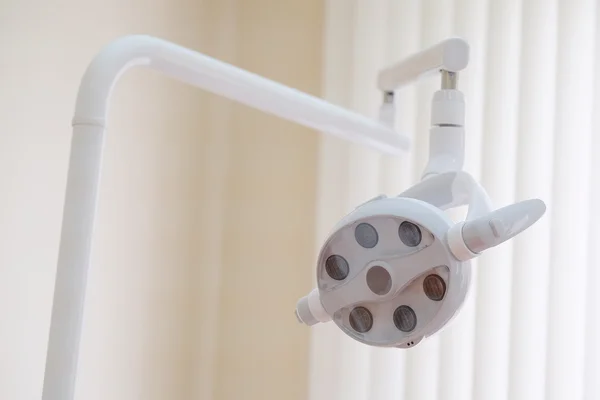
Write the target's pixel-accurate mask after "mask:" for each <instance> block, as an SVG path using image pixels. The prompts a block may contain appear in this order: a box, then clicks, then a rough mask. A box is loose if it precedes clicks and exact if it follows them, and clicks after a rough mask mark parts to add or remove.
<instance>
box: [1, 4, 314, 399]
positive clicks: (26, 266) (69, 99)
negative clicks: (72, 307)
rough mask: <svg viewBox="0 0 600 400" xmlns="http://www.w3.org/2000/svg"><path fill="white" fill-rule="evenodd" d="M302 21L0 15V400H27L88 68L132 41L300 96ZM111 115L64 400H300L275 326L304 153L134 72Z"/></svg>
mask: <svg viewBox="0 0 600 400" xmlns="http://www.w3.org/2000/svg"><path fill="white" fill-rule="evenodd" d="M322 14H323V10H322V5H321V4H320V2H319V1H317V0H311V1H292V0H290V1H277V0H252V1H242V0H237V1H236V0H222V1H219V0H204V1H191V0H150V1H142V0H106V1H102V2H99V1H95V2H92V1H76V0H61V1H53V2H48V1H43V0H1V2H0V46H1V48H2V51H3V56H2V58H1V59H0V128H1V129H0V188H1V189H0V193H1V194H0V398H1V399H11V400H12V399H39V398H40V394H41V386H42V380H43V368H44V358H45V351H46V344H47V333H48V327H49V320H50V309H51V302H52V291H53V284H54V273H55V264H56V258H57V253H58V251H57V249H58V241H59V235H60V222H61V214H62V202H63V197H64V188H65V182H66V171H67V159H68V153H69V144H70V129H69V124H70V118H71V115H72V110H73V104H74V98H75V94H76V90H77V86H78V81H79V78H80V77H81V75H82V73H83V71H84V69H85V67H86V65H87V63H88V62H89V60H90V59H91V57H92V56H93V55H94V54H95V53H96V52H97V51H98V50H99V49H100V47H101V46H102V45H103V44H105V43H107V42H108V41H110V40H112V39H114V38H116V37H118V36H121V35H124V34H130V33H149V34H152V35H155V36H160V37H163V38H166V39H169V40H172V41H176V42H178V43H180V44H183V45H186V46H189V47H192V48H195V49H198V50H201V51H204V52H206V53H208V54H211V55H214V56H216V57H219V58H221V59H223V60H226V61H229V62H232V63H234V64H236V65H239V66H241V67H243V68H247V69H249V70H251V71H254V72H257V73H260V74H264V75H266V76H268V77H270V78H272V79H275V80H278V81H281V82H283V83H285V84H288V85H291V86H294V87H297V88H299V89H301V90H305V91H309V92H311V93H315V94H318V93H319V88H320V76H321V72H320V71H321V34H322V26H321V24H322V20H323V15H322ZM111 104H112V107H111V116H110V120H109V132H108V136H107V140H106V150H105V163H104V169H103V177H102V187H101V193H100V203H99V211H98V218H99V219H98V223H97V233H96V236H95V243H94V254H93V267H92V270H91V272H90V276H89V287H88V298H87V308H86V314H85V322H84V329H83V339H82V350H81V355H80V373H79V377H78V386H77V394H78V398H85V399H108V398H110V399H131V398H140V399H142V398H143V399H148V400H151V399H179V398H181V399H184V398H185V399H189V398H197V399H208V398H215V399H239V398H248V399H250V398H282V397H285V398H298V399H300V398H305V397H306V386H307V382H308V335H309V332H308V330H306V329H302V328H301V327H300V329H299V327H298V325H297V324H296V321H295V319H294V317H293V308H294V304H295V301H296V299H297V298H298V297H299V296H301V295H303V294H304V291H305V290H307V289H308V287H309V286H310V284H311V276H312V271H313V265H312V262H313V244H314V225H315V222H314V210H315V202H314V198H315V179H316V159H317V144H318V143H317V134H316V133H314V132H310V131H307V130H305V129H303V128H299V127H296V126H293V125H291V124H289V123H286V122H283V121H280V120H277V119H275V118H273V117H269V116H265V115H261V114H259V113H257V112H254V111H251V110H248V109H245V108H243V107H241V106H233V105H232V104H231V103H229V102H227V101H225V100H222V99H217V98H215V97H213V96H212V95H208V94H203V93H201V92H199V91H197V90H195V89H192V88H189V87H186V86H184V85H182V84H179V83H177V82H173V81H169V80H167V79H165V78H163V77H160V76H158V75H156V74H155V73H152V72H149V71H137V72H135V73H130V74H128V75H126V76H125V77H124V78H123V79H122V81H121V83H120V84H119V85H118V86H117V88H116V90H115V93H114V97H113V101H112V103H111ZM274 299H276V300H274ZM265 304H266V307H265V308H262V309H258V308H256V306H258V305H265Z"/></svg>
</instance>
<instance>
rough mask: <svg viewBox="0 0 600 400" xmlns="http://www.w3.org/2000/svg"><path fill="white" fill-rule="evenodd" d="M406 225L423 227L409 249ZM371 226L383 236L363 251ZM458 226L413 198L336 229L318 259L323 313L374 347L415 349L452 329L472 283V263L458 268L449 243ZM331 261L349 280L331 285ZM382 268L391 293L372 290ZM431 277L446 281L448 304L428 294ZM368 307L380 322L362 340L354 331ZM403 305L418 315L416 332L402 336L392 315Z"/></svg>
mask: <svg viewBox="0 0 600 400" xmlns="http://www.w3.org/2000/svg"><path fill="white" fill-rule="evenodd" d="M403 222H410V223H412V224H414V225H416V226H418V227H419V231H420V233H421V235H420V239H419V243H418V244H417V245H415V247H410V246H407V245H405V244H404V243H403V241H402V240H401V239H400V237H399V228H400V225H401V224H402V223H403ZM365 223H367V224H370V225H371V226H372V227H374V228H375V230H376V231H377V234H378V239H377V244H376V245H375V246H374V247H372V248H365V247H363V246H362V245H361V244H360V242H359V240H358V239H356V237H355V236H354V235H355V234H356V232H357V231H356V229H357V227H358V226H359V225H361V224H365ZM452 225H453V223H452V221H451V220H450V219H449V218H448V216H446V215H445V213H444V212H443V211H441V210H440V209H439V208H436V207H434V206H432V205H430V204H428V203H426V202H423V201H420V200H416V199H410V198H400V197H394V198H376V199H374V200H372V201H369V202H367V203H365V204H363V205H361V206H360V207H358V208H357V209H355V210H354V211H353V212H352V213H350V214H349V215H347V216H346V217H345V218H343V219H342V220H341V221H340V222H339V223H338V224H337V225H336V226H335V228H334V229H333V233H332V234H331V235H330V236H329V238H328V239H327V240H326V242H325V244H324V246H323V247H322V250H321V252H320V254H319V258H318V263H317V287H318V293H319V298H320V302H321V306H322V307H323V309H324V310H325V311H326V313H327V314H328V315H329V316H331V317H332V318H333V321H334V322H335V323H336V324H337V325H338V326H339V327H340V329H342V330H343V331H344V332H345V333H346V334H348V335H349V336H351V337H352V338H354V339H356V340H358V341H360V342H362V343H365V344H369V345H373V346H381V347H402V348H407V347H413V346H415V345H416V344H417V343H419V342H420V341H421V340H422V339H423V338H425V337H428V336H430V335H432V334H434V333H435V332H437V331H438V330H440V329H441V328H442V327H443V326H445V325H446V324H447V323H448V322H449V321H450V320H451V319H452V318H453V316H454V315H455V314H456V312H458V310H459V309H460V307H461V305H462V303H463V302H464V300H465V298H466V296H467V292H468V288H469V283H470V277H471V269H470V268H471V267H470V264H469V263H468V262H460V261H458V260H457V259H456V258H455V257H454V256H453V255H452V253H451V252H450V250H449V248H448V246H447V244H446V240H445V238H446V233H447V231H448V229H450V227H451V226H452ZM332 256H341V257H344V259H346V260H347V262H348V265H349V272H348V275H347V276H346V277H345V278H344V279H343V280H340V281H338V280H335V279H332V278H331V276H330V275H328V272H327V268H326V267H325V265H326V263H327V260H328V259H329V258H330V257H332ZM373 267H382V268H383V269H384V270H385V271H387V273H388V274H389V277H390V280H391V284H390V286H389V288H388V289H387V291H386V292H385V293H381V292H374V291H373V289H372V288H371V287H370V286H369V283H368V282H369V277H368V274H369V271H371V268H373ZM430 274H438V275H440V276H444V277H445V281H446V291H445V294H444V298H443V299H442V300H441V301H433V300H431V299H429V298H428V297H426V296H425V294H424V293H423V290H422V289H421V287H422V284H423V279H424V278H425V277H426V276H429V275H430ZM358 306H361V307H362V306H364V307H366V308H367V309H369V310H370V312H371V313H372V316H373V320H374V323H373V328H372V329H370V330H369V331H368V332H365V333H360V332H357V331H355V330H353V329H352V327H351V325H349V315H350V313H351V312H352V310H353V309H354V307H358ZM400 306H409V307H411V308H412V309H413V310H414V312H415V313H416V316H417V317H416V320H417V323H416V326H415V328H414V329H413V330H411V331H410V332H403V331H401V330H400V329H399V328H397V327H396V326H395V325H394V322H393V314H394V310H396V309H397V308H398V307H400Z"/></svg>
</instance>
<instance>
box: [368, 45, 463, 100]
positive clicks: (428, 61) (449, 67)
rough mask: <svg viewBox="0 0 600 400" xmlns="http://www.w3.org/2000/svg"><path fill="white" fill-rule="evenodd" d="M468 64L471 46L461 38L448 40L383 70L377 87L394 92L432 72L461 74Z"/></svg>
mask: <svg viewBox="0 0 600 400" xmlns="http://www.w3.org/2000/svg"><path fill="white" fill-rule="evenodd" d="M468 63H469V44H468V43H467V42H466V41H464V40H463V39H460V38H451V39H446V40H444V41H442V42H440V43H438V44H436V45H435V46H432V47H430V48H428V49H426V50H423V51H420V52H418V53H415V54H413V55H411V56H410V57H408V58H406V59H404V60H402V61H400V62H397V63H396V64H393V65H391V66H389V67H387V68H385V69H383V70H381V71H380V72H379V76H378V79H377V86H378V87H379V89H380V90H382V91H384V92H393V91H394V90H395V89H398V88H399V87H401V86H405V85H407V84H409V83H411V82H413V81H415V80H417V79H419V78H420V77H421V76H424V75H427V74H430V73H432V72H437V71H440V70H445V71H449V72H459V71H461V70H463V69H465V68H466V67H467V64H468Z"/></svg>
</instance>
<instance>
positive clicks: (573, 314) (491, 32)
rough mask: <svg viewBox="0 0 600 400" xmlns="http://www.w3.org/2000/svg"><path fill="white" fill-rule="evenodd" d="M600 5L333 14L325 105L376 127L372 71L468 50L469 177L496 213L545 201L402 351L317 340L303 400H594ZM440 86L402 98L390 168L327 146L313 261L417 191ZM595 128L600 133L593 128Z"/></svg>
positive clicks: (316, 333)
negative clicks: (439, 321)
mask: <svg viewBox="0 0 600 400" xmlns="http://www.w3.org/2000/svg"><path fill="white" fill-rule="evenodd" d="M599 11H600V5H598V4H597V2H596V1H594V0H570V1H566V0H487V1H484V0H454V1H451V0H425V1H417V0H376V1H368V2H367V1H362V0H353V1H348V0H328V1H327V2H326V13H325V34H324V36H325V38H324V40H325V42H324V51H325V53H324V64H325V65H324V76H323V82H324V97H325V98H326V99H327V100H330V101H332V102H335V103H338V104H341V105H343V106H347V107H350V108H353V109H355V110H357V111H360V112H362V113H365V114H367V115H370V116H372V117H375V116H376V115H377V109H378V106H379V104H380V102H381V94H380V93H379V92H378V91H377V90H376V88H375V77H376V74H377V71H378V69H380V68H381V67H382V66H384V65H386V64H390V63H392V62H394V61H397V60H399V59H401V58H402V57H403V56H405V55H407V54H410V53H412V52H414V51H417V50H419V49H422V48H425V47H427V46H430V45H432V44H435V43H436V42H438V41H440V40H443V39H444V38H447V37H449V36H460V37H463V38H465V39H466V40H467V41H468V42H469V43H470V46H471V61H470V64H469V67H468V68H467V70H466V71H465V72H463V73H461V74H460V77H459V89H460V90H462V91H463V92H464V93H465V96H466V102H467V115H466V132H467V134H466V161H465V170H466V171H468V172H469V173H471V174H472V175H473V176H475V178H476V179H479V180H480V181H481V182H482V184H483V186H484V187H485V188H486V189H487V190H488V192H489V194H490V196H491V198H492V200H493V202H494V206H495V207H502V206H504V205H507V204H510V203H513V202H515V201H519V200H523V199H527V198H535V197H537V198H541V199H543V200H544V201H545V202H546V204H547V206H548V211H547V214H546V216H545V217H544V218H543V219H542V220H541V221H540V222H539V223H538V224H536V225H535V226H534V227H532V228H531V229H530V230H528V231H527V232H525V233H524V234H522V235H521V236H519V237H518V238H516V239H515V240H513V241H511V242H507V243H504V244H503V245H501V246H499V247H498V248H495V249H493V250H491V251H488V252H487V253H486V254H484V255H482V256H481V257H480V258H479V259H478V260H476V261H475V262H474V270H475V279H474V284H473V287H472V290H471V293H470V296H469V298H468V300H467V304H466V305H465V307H464V309H463V310H462V312H461V313H460V315H459V317H458V318H457V319H456V320H455V321H454V322H453V323H452V325H450V326H449V327H447V328H446V329H445V330H443V332H442V333H440V334H438V335H436V336H434V337H432V338H429V339H428V340H426V341H424V342H422V343H421V344H420V345H419V346H418V347H416V348H414V349H411V350H396V349H378V348H369V347H366V346H364V345H361V344H358V343H355V342H353V341H352V340H351V339H349V338H347V337H346V336H344V335H343V334H342V333H341V331H339V330H338V329H337V328H336V327H335V326H334V325H333V324H325V325H323V326H319V327H317V328H316V329H314V330H313V334H312V338H311V364H310V368H311V371H310V398H311V399H313V400H317V399H319V400H320V399H340V400H341V399H344V400H366V399H390V400H391V399H394V400H401V399H404V400H416V399H418V400H442V399H443V400H446V399H448V400H450V399H461V400H464V399H486V400H487V399H493V400H495V399H498V400H501V399H511V400H518V399H523V400H525V399H527V400H534V399H595V398H597V395H598V393H600V379H598V377H600V361H599V360H600V345H598V343H597V340H598V338H599V337H600V329H599V321H600V299H599V298H598V296H597V295H596V294H595V290H596V288H597V287H598V285H599V284H600V274H599V273H598V271H597V268H598V262H599V259H600V246H599V245H600V242H599V241H600V236H599V234H598V233H596V232H597V230H598V228H597V226H598V223H600V217H598V215H597V213H595V212H594V209H593V207H594V204H597V203H598V201H599V200H600V189H599V188H600V177H599V176H598V174H596V172H598V171H600V161H598V160H597V159H596V157H595V154H596V153H598V150H600V139H599V138H598V134H597V131H598V129H597V128H596V126H597V123H598V122H600V119H599V116H600V95H596V93H599V94H600V79H599V77H598V74H595V71H596V70H597V67H600V59H599V57H600V36H599V35H600V30H599V29H597V28H596V25H597V21H598V12H599ZM438 87H439V80H438V79H435V78H427V79H425V80H423V81H421V82H419V83H418V84H416V85H413V86H410V87H407V88H402V89H400V90H399V91H398V93H397V95H396V98H397V121H396V123H397V127H398V129H401V130H403V131H407V132H409V134H410V136H411V137H412V140H413V147H412V150H411V153H410V154H409V155H408V156H406V157H403V158H401V159H391V158H388V157H385V156H380V155H377V154H375V153H373V152H371V151H369V150H365V149H361V148H357V147H356V146H353V145H348V144H346V143H343V142H341V141H339V140H337V139H335V138H331V137H327V136H322V137H321V139H320V140H321V144H320V146H321V148H320V167H319V172H320V174H319V187H318V197H319V198H318V200H319V201H318V210H317V221H318V223H317V246H318V244H319V243H321V241H322V240H323V239H324V238H325V237H326V235H327V234H328V233H329V230H330V229H331V227H332V226H333V224H334V223H335V222H336V221H337V220H338V218H340V217H341V216H342V215H343V214H345V213H346V212H348V211H350V210H351V209H352V208H353V207H354V206H355V205H356V204H358V203H360V202H362V201H365V200H368V199H369V198H372V197H374V196H376V195H378V194H381V193H385V194H387V195H395V194H397V193H399V192H400V191H401V190H402V189H403V188H406V187H408V186H410V185H412V184H414V183H415V182H416V181H417V180H418V179H419V177H420V174H421V171H422V169H423V167H424V166H425V163H426V160H427V152H428V129H429V112H430V102H431V97H432V95H433V92H434V91H435V90H437V89H438ZM594 123H596V124H594Z"/></svg>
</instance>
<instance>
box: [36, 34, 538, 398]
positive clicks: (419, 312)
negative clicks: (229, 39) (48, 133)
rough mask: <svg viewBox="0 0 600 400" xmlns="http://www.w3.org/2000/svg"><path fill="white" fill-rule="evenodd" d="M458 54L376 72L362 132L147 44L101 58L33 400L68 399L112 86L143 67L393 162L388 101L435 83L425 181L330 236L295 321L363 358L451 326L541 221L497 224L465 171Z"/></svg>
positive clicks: (75, 141)
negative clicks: (502, 249) (507, 248)
mask: <svg viewBox="0 0 600 400" xmlns="http://www.w3.org/2000/svg"><path fill="white" fill-rule="evenodd" d="M468 54H469V48H468V45H467V44H466V42H464V41H463V40H461V39H449V40H446V41H444V42H441V43H439V44H438V45H436V46H433V47H431V48H430V49H427V50H425V51H422V52H420V53H417V54H415V55H413V56H412V57H410V58H408V59H406V60H404V61H402V62H400V63H398V64H395V65H393V66H391V67H389V68H387V69H385V70H383V71H381V72H380V74H379V79H378V86H379V89H381V91H382V97H383V104H382V106H381V109H380V115H379V116H378V119H370V118H367V117H365V116H363V115H360V114H358V113H354V112H351V111H349V110H346V109H344V108H341V107H338V106H336V105H333V104H331V103H328V102H326V101H324V100H321V99H319V98H316V97H313V96H310V95H308V94H305V93H303V92H300V91H297V90H295V89H292V88H289V87H286V86H284V85H281V84H279V83H276V82H273V81H270V80H268V79H265V78H263V77H261V76H258V75H255V74H252V73H250V72H247V71H244V70H242V69H239V68H236V67H234V66H232V65H229V64H226V63H223V62H220V61H218V60H215V59H213V58H210V57H208V56H205V55H203V54H200V53H197V52H194V51H192V50H189V49H186V48H183V47H181V46H178V45H175V44H173V43H169V42H166V41H163V40H160V39H157V38H153V37H148V36H127V37H124V38H120V39H117V40H116V41H114V42H112V43H110V44H109V45H107V46H106V47H105V48H104V49H103V50H102V51H101V52H100V53H99V54H98V55H97V56H96V57H95V58H94V59H93V60H92V62H91V63H90V65H89V67H88V69H87V70H86V72H85V74H84V76H83V78H82V81H81V85H80V87H79V92H78V95H77V101H76V107H75V115H74V118H73V121H72V125H73V137H72V142H71V155H70V160H69V171H68V178H67V188H66V195H65V205H64V211H63V221H62V231H61V240H60V250H59V258H58V266H57V273H56V283H55V290H54V301H53V307H52V318H51V323H50V336H49V342H48V353H47V358H46V369H45V377H44V388H43V395H42V399H43V400H72V399H73V398H74V391H75V378H76V372H77V361H78V357H79V347H80V337H81V326H82V320H83V309H84V300H85V289H86V286H87V272H88V270H89V264H90V251H91V245H92V235H93V228H94V220H95V214H96V202H97V194H98V186H99V177H100V169H101V161H102V150H103V143H104V133H105V126H106V118H107V109H108V100H109V97H110V94H111V91H112V88H113V86H114V84H115V83H116V81H117V79H118V78H119V77H120V76H121V75H122V73H124V72H125V71H126V70H128V69H129V68H130V67H132V66H146V67H149V68H152V69H155V70H158V71H161V72H163V73H164V74H166V75H168V76H170V77H172V78H175V79H177V80H180V81H183V82H186V83H188V84H191V85H193V86H196V87H199V88H202V89H205V90H207V91H209V92H212V93H214V94H218V95H221V96H223V97H226V98H229V99H232V100H236V101H238V102H240V103H242V104H245V105H247V106H250V107H254V108H256V109H258V110H262V111H264V112H267V113H270V114H274V115H276V116H278V117H281V118H284V119H287V120H290V121H294V122H296V123H298V124H301V125H304V126H307V127H310V128H313V129H316V130H319V131H322V132H326V133H329V134H332V135H335V136H337V137H340V138H343V139H346V140H348V141H351V142H354V143H358V144H361V145H364V146H367V147H370V148H373V149H376V150H378V151H381V152H384V153H388V154H392V155H400V154H402V152H403V151H406V150H407V149H408V144H409V143H408V140H407V138H406V136H403V135H401V134H399V133H397V132H396V131H395V130H394V129H393V124H394V91H395V90H397V89H398V88H399V87H401V86H402V85H406V84H408V83H411V82H413V81H415V80H417V79H419V78H420V77H422V76H424V75H432V74H436V73H439V74H441V82H442V85H441V86H442V87H441V90H439V91H437V92H436V93H435V94H434V96H433V104H432V115H431V124H432V127H431V129H430V153H429V155H430V159H429V163H428V164H427V166H426V168H425V171H424V173H423V179H422V180H421V182H419V183H417V184H416V185H414V186H412V187H411V188H409V189H407V190H406V191H404V192H403V193H401V194H400V195H399V196H397V197H385V196H379V197H376V198H374V199H372V200H371V201H368V202H367V203H365V204H363V205H361V206H359V207H357V208H356V209H355V210H354V211H352V212H351V213H350V214H348V215H347V216H346V217H344V218H343V219H342V220H341V221H340V222H339V223H338V224H337V225H336V226H335V227H334V229H333V232H332V234H331V235H330V236H329V238H328V239H327V240H326V241H325V244H324V245H323V247H322V249H321V252H320V255H319V257H318V260H317V288H316V289H314V290H313V291H311V292H310V293H309V294H308V295H307V296H306V297H304V298H302V299H300V300H299V301H298V304H297V308H296V316H297V318H298V319H299V320H300V321H301V322H303V323H305V324H307V325H314V324H316V323H318V322H327V321H330V320H333V322H334V323H335V324H337V325H338V326H339V327H340V329H342V331H344V332H345V333H346V334H347V335H349V336H350V337H352V338H354V339H356V340H358V341H360V342H363V343H365V344H369V345H374V346H387V347H402V348H406V347H411V346H415V345H416V344H418V343H419V342H420V341H421V340H422V339H423V338H425V337H427V336H430V335H432V334H434V333H435V332H437V331H438V330H440V329H441V328H442V327H443V326H444V325H445V324H447V323H448V321H449V320H450V319H451V318H452V317H453V316H454V315H455V314H456V313H457V312H458V310H459V308H460V306H461V305H462V303H463V302H464V300H465V297H466V295H467V292H468V289H469V282H470V276H471V270H470V261H469V260H470V259H472V258H474V257H477V256H478V255H479V254H480V253H481V252H482V251H484V250H486V249H488V248H490V247H493V246H496V245H498V244H500V243H502V242H504V241H506V240H508V239H510V238H511V237H513V236H515V235H516V234H518V233H520V232H522V231H523V230H525V229H526V228H528V227H529V226H531V225H532V224H533V223H534V222H535V221H537V220H538V219H539V218H540V217H541V216H542V215H543V213H544V211H545V205H544V203H543V202H542V201H541V200H527V201H523V202H520V203H516V204H513V205H510V206H507V207H504V208H501V209H498V210H493V209H492V207H491V204H490V200H489V198H488V195H487V193H486V192H485V190H484V189H483V188H482V187H481V186H480V185H479V184H478V183H477V182H476V181H475V180H474V179H473V178H472V177H471V176H470V175H469V174H468V173H466V172H463V171H461V169H462V165H463V157H464V154H463V153H464V110H465V105H464V99H463V95H462V93H461V92H459V91H458V90H457V89H456V86H457V79H458V72H459V71H461V70H463V69H464V68H465V67H466V66H467V63H468ZM463 205H468V213H467V216H466V220H465V221H462V222H459V223H453V222H452V221H451V220H450V218H449V217H448V216H447V215H446V214H445V213H444V211H445V210H448V209H451V208H455V207H459V206H463Z"/></svg>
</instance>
